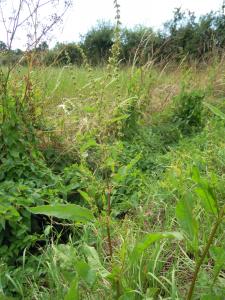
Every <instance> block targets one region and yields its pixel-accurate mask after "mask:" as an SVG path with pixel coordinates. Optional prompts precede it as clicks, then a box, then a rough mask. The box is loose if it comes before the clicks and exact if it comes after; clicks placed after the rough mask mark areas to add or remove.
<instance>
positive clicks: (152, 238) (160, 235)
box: [131, 232, 183, 261]
mask: <svg viewBox="0 0 225 300" xmlns="http://www.w3.org/2000/svg"><path fill="white" fill-rule="evenodd" d="M162 239H177V240H179V241H180V240H182V239H183V237H182V235H181V234H180V233H179V232H154V233H149V234H147V235H146V236H145V237H144V239H143V240H142V241H141V242H139V243H137V244H136V245H135V247H134V249H133V252H132V254H131V260H132V261H135V260H136V259H138V258H140V256H141V255H142V253H143V252H144V251H145V250H146V249H147V248H148V247H149V246H150V245H151V244H153V243H154V242H156V241H159V240H162Z"/></svg>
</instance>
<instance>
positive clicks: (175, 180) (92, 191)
mask: <svg viewBox="0 0 225 300" xmlns="http://www.w3.org/2000/svg"><path fill="white" fill-rule="evenodd" d="M53 71H54V70H50V71H49V72H53ZM58 71H60V70H58ZM34 72H35V71H34ZM62 72H74V73H76V74H77V76H79V72H84V71H82V70H81V71H79V70H77V69H75V70H73V69H72V68H71V69H69V70H68V71H67V70H64V71H62ZM86 72H89V73H86V75H85V76H87V77H88V78H89V80H90V81H89V83H87V84H86V83H85V85H84V86H82V84H83V83H82V84H81V85H80V87H76V86H73V82H75V79H73V80H72V81H71V87H70V90H69V91H68V93H71V94H73V92H74V91H76V92H74V95H75V98H72V97H71V95H65V96H64V99H63V103H60V99H62V98H61V94H60V88H59V85H60V84H62V82H61V80H63V74H60V75H59V77H58V80H56V84H55V87H54V88H53V89H50V88H49V86H48V85H46V88H47V90H46V89H44V88H43V86H42V85H41V84H42V83H41V80H40V81H39V82H40V85H39V86H38V88H37V89H36V87H34V88H33V89H32V94H31V95H30V96H29V101H32V105H31V103H30V102H29V103H26V105H25V104H24V103H23V102H20V98H19V96H18V94H19V92H18V90H16V91H15V90H13V88H12V87H11V88H10V92H9V93H8V94H7V97H8V99H11V102H10V101H9V102H8V103H9V109H8V115H7V116H6V117H5V118H6V119H5V120H4V122H2V125H1V156H0V158H1V165H0V168H1V183H0V196H1V197H0V201H1V202H0V204H1V206H0V213H1V223H0V224H1V225H0V226H1V227H0V228H1V230H0V239H1V247H0V254H1V262H0V291H1V299H11V298H13V299H14V298H15V299H64V298H65V299H78V297H80V299H99V298H100V297H101V298H103V299H114V298H115V299H185V298H186V296H187V293H188V289H189V286H190V282H191V280H192V278H193V272H194V268H195V264H196V262H197V261H198V260H199V258H200V257H201V254H202V252H203V251H204V247H205V244H206V243H207V240H208V237H209V235H210V231H211V228H212V226H213V223H214V222H215V220H216V218H217V217H216V215H217V211H218V209H219V207H222V206H223V203H224V167H225V152H224V149H225V148H224V117H223V116H224V115H223V113H222V111H223V110H224V100H223V98H222V97H221V96H222V95H219V96H217V95H214V93H216V92H217V93H218V91H216V90H215V89H214V88H213V86H212V88H211V89H209V88H208V87H210V82H209V83H206V86H207V88H205V89H203V88H202V86H201V85H200V84H199V86H198V87H199V89H201V90H200V91H199V90H197V89H196V88H197V87H196V83H195V82H193V81H192V80H193V79H192V78H191V77H192V76H190V72H191V70H190V69H189V70H186V71H183V69H182V71H179V74H180V75H181V79H180V83H179V82H178V83H177V82H176V85H175V86H172V87H171V83H168V82H169V81H171V82H173V80H174V78H173V76H174V74H175V72H173V73H172V74H171V78H170V74H168V73H167V74H161V73H159V71H157V70H155V69H154V70H153V69H148V70H143V69H136V70H135V71H134V70H132V72H134V73H133V74H132V75H127V74H128V72H127V74H126V75H125V74H124V72H123V71H122V72H121V73H117V72H118V71H116V73H117V74H118V75H115V77H114V78H113V79H111V78H110V77H109V78H108V77H107V76H108V75H104V76H103V75H101V77H99V78H97V79H95V78H96V77H94V79H92V78H91V76H93V75H92V74H94V72H105V73H106V74H107V71H106V70H105V71H102V70H100V71H99V70H98V71H86ZM92 72H93V73H92ZM130 72H131V71H130ZM182 73H183V75H182ZM34 75H35V76H37V75H36V74H34ZM15 76H20V75H19V73H18V74H15ZM117 76H118V77H117ZM125 76H127V77H129V76H130V80H127V77H125ZM143 76H144V77H143ZM217 76H218V74H217ZM124 77H125V79H124ZM16 78H18V77H16ZM117 78H118V79H117ZM121 78H122V79H123V80H121ZM199 80H200V79H199ZM84 81H85V80H84ZM57 82H58V83H57ZM14 83H15V81H14V79H12V82H11V84H12V86H13V84H14ZM213 83H214V84H215V82H214V81H213ZM21 84H22V79H21ZM50 84H52V82H50ZM57 84H58V86H57ZM67 84H68V83H67ZM160 85H161V86H160ZM168 86H169V91H168ZM41 87H42V88H43V90H41ZM73 88H74V90H73ZM166 88H167V90H166ZM220 88H223V86H222V85H220ZM157 89H160V91H161V92H160V93H159V92H158V90H157ZM171 90H172V92H171ZM78 92H79V93H80V94H78ZM15 93H16V94H15ZM44 93H46V98H45V100H44V99H43V98H42V99H41V97H42V96H43V95H44ZM157 93H159V94H160V96H162V95H163V93H164V97H165V94H166V97H169V99H166V100H165V99H163V100H161V101H160V98H158V99H157V101H158V106H156V105H157V103H155V102H156V101H155V99H154V97H156V95H157ZM220 94H222V91H221V90H220ZM16 95H17V96H18V97H17V98H16ZM77 95H79V99H78V96H77ZM99 95H102V98H100V96H99ZM87 97H89V98H87ZM220 97H221V98H220ZM15 99H18V102H16V101H15ZM35 99H36V100H35ZM210 99H211V100H210ZM214 99H215V100H214ZM220 99H221V100H220ZM209 100H210V103H212V100H213V101H214V103H213V105H214V106H211V105H210V104H209V105H204V103H205V102H208V101H209ZM35 101H36V102H35ZM45 101H46V102H45ZM53 101H54V102H53ZM165 102H166V103H165ZM54 103H55V108H53V104H54ZM42 105H43V107H42ZM44 105H48V107H47V108H46V107H44ZM216 107H218V108H216ZM209 108H211V109H209ZM53 109H54V110H55V111H54V110H53ZM24 110H25V113H27V111H26V110H28V111H29V118H27V117H26V114H25V116H24V115H23V114H22V113H19V112H20V111H23V112H24ZM151 110H152V111H151ZM49 112H50V113H49ZM31 116H32V117H31ZM66 203H70V204H77V205H80V206H83V207H85V208H88V209H90V210H91V211H92V213H93V215H92V216H91V217H90V216H89V218H87V219H88V222H86V221H85V222H84V220H83V219H82V217H81V214H80V219H79V218H78V219H76V222H75V223H74V222H72V221H71V218H70V216H69V215H66V216H65V219H67V220H65V221H62V219H61V218H60V214H58V215H56V216H58V217H51V213H50V217H48V216H47V215H46V211H45V212H44V214H32V213H31V211H30V209H29V207H33V206H37V205H39V206H40V205H47V204H51V205H55V207H57V205H59V204H61V205H62V204H66ZM61 208H62V209H64V208H65V207H62V206H61ZM83 213H86V211H85V212H83ZM44 215H45V216H44ZM68 219H69V220H68ZM89 221H90V222H89ZM171 239H172V240H171ZM158 240H161V241H158ZM154 241H155V242H154ZM224 255H225V252H224V224H221V225H220V226H219V228H218V230H217V232H216V237H215V238H214V240H213V244H212V245H211V247H210V250H209V253H207V255H206V257H205V259H204V261H203V264H202V266H201V268H200V272H199V274H198V278H197V283H196V286H195V296H194V299H223V298H224V287H225V278H224ZM78 286H79V288H78ZM78 294H79V296H78Z"/></svg>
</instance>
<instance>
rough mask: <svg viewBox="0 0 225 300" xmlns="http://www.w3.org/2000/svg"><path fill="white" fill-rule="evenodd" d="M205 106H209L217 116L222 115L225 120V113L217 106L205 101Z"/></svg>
mask: <svg viewBox="0 0 225 300" xmlns="http://www.w3.org/2000/svg"><path fill="white" fill-rule="evenodd" d="M204 104H205V106H207V107H208V108H209V109H210V110H211V112H213V113H214V114H215V115H216V116H217V117H220V118H221V119H222V120H225V114H224V113H223V112H222V111H221V110H219V109H218V108H217V107H215V106H214V105H212V104H209V103H206V102H204Z"/></svg>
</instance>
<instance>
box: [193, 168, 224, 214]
mask: <svg viewBox="0 0 225 300" xmlns="http://www.w3.org/2000/svg"><path fill="white" fill-rule="evenodd" d="M192 179H193V180H194V181H195V182H196V183H197V184H198V186H197V188H196V189H195V192H196V194H197V195H198V196H199V198H200V200H201V203H202V206H203V207H204V209H205V210H206V211H207V212H208V213H212V214H215V215H216V214H217V213H218V205H217V201H216V198H215V196H214V194H213V191H212V188H211V187H210V186H209V184H208V182H207V181H206V180H205V179H203V178H201V177H200V173H199V170H198V168H197V167H194V168H193V169H192Z"/></svg>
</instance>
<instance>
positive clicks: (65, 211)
mask: <svg viewBox="0 0 225 300" xmlns="http://www.w3.org/2000/svg"><path fill="white" fill-rule="evenodd" d="M29 210H30V211H31V212H32V213H33V214H42V215H46V216H49V217H56V218H60V219H67V220H70V221H75V222H82V223H86V222H91V221H93V220H94V216H93V214H92V212H91V211H90V210H89V209H87V208H85V207H81V206H79V205H76V204H60V205H42V206H36V207H31V208H29Z"/></svg>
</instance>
